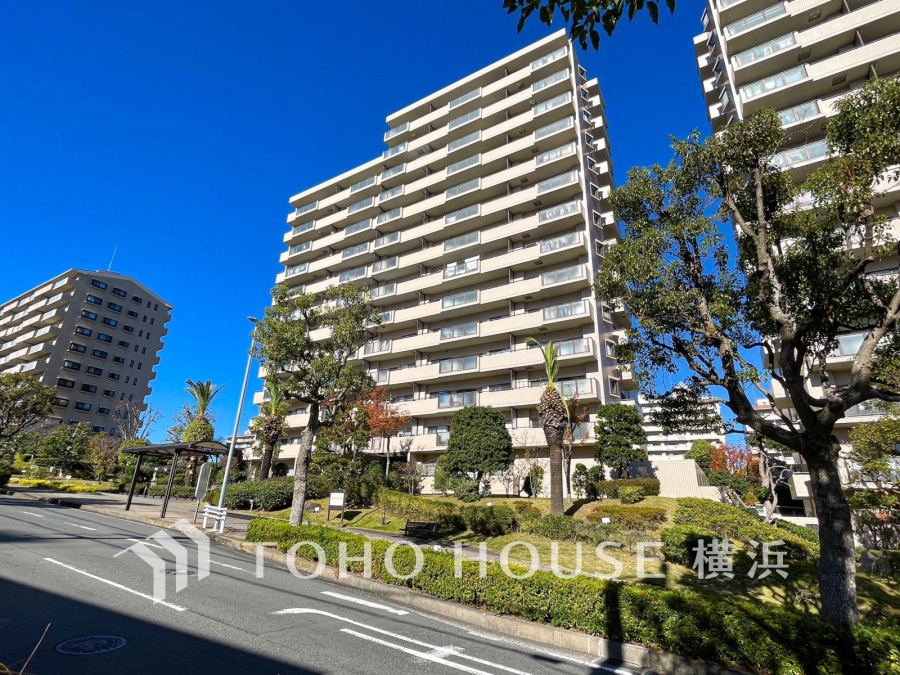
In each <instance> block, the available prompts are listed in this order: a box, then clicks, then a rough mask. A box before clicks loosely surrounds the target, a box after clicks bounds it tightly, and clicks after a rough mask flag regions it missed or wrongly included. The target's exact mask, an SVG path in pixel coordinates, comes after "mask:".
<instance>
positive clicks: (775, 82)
mask: <svg viewBox="0 0 900 675" xmlns="http://www.w3.org/2000/svg"><path fill="white" fill-rule="evenodd" d="M702 20H703V27H704V32H703V33H702V34H700V35H698V36H697V37H696V38H694V47H695V50H696V55H697V68H698V70H699V73H700V78H701V80H702V86H703V95H704V97H705V98H706V103H707V106H708V113H709V119H710V122H711V123H712V127H713V131H719V130H721V129H723V128H724V127H725V126H726V125H728V124H731V123H733V122H735V121H738V120H741V119H744V118H746V117H747V116H749V115H751V114H752V113H754V112H755V111H757V110H759V109H761V108H770V109H775V110H777V111H778V114H779V116H780V117H781V121H782V124H783V128H784V130H785V132H786V133H787V134H788V136H789V145H790V147H789V148H787V149H786V150H784V151H783V152H782V153H780V154H779V155H778V156H777V157H776V158H775V160H774V161H775V162H776V163H777V165H778V166H781V167H784V169H785V170H789V171H791V173H792V174H793V176H794V177H795V179H796V180H797V181H800V182H802V181H804V180H805V179H806V178H807V177H808V176H809V175H810V174H811V173H812V172H813V171H814V170H815V169H816V168H818V167H819V166H820V165H821V164H822V162H823V161H824V160H825V157H826V153H827V144H826V141H825V138H824V123H825V121H826V120H827V119H828V118H829V117H831V116H833V115H835V114H836V113H837V110H836V109H835V106H834V104H835V102H836V101H838V100H839V99H840V98H841V97H842V96H844V95H846V94H847V93H848V92H850V91H852V90H854V89H856V88H857V87H859V86H862V85H863V84H865V82H866V81H868V80H869V79H871V78H873V77H890V76H896V75H898V74H900V0H875V1H871V0H785V1H784V2H778V3H775V4H773V3H772V1H771V0H707V3H706V10H705V11H704V13H703V19H702ZM881 187H882V188H883V194H882V195H881V196H880V197H879V198H878V200H877V202H876V204H875V206H876V209H877V211H878V212H879V213H882V214H885V215H886V217H887V218H888V220H889V223H890V224H891V231H892V234H893V236H895V237H898V236H900V185H898V184H897V183H896V182H888V181H885V183H884V185H883V186H881ZM808 203H809V196H808V195H805V194H804V195H801V197H800V198H799V199H798V204H797V205H798V207H800V208H802V207H803V206H804V205H806V204H808ZM897 268H898V259H897V258H896V257H892V258H889V259H883V260H880V261H878V263H877V264H874V265H873V266H872V267H871V271H870V273H871V274H873V275H896V274H897ZM862 339H863V334H862V333H853V332H848V333H847V334H846V335H843V336H841V337H840V340H839V342H840V345H839V346H838V348H837V349H836V350H835V352H834V354H833V355H832V356H831V358H829V360H828V364H829V367H830V368H831V369H832V377H833V379H834V380H835V382H836V383H838V384H840V383H841V382H842V381H849V379H848V378H849V373H850V366H851V365H852V362H853V358H854V356H855V355H856V352H857V351H858V350H859V346H860V344H861V342H862ZM820 386H821V381H820V380H819V379H818V377H817V376H816V375H815V374H813V376H812V378H811V390H812V391H813V393H816V391H817V390H819V391H821V389H820ZM771 392H772V394H773V396H774V398H775V403H776V404H777V405H779V406H783V410H784V411H785V412H786V413H787V414H788V415H792V414H793V411H792V409H791V408H790V407H789V406H790V398H789V397H788V396H786V394H785V392H784V391H783V390H782V388H781V387H780V386H779V385H778V384H777V383H772V389H771ZM761 406H762V408H767V407H768V404H765V403H763V402H761ZM875 419H877V416H876V415H875V414H873V411H872V409H871V408H870V407H868V406H866V405H861V406H857V407H856V408H854V409H851V410H850V411H848V413H847V416H846V417H845V418H844V419H842V420H840V421H839V422H838V424H837V427H836V432H837V434H838V438H839V439H840V440H841V442H842V443H843V444H844V445H845V446H846V447H847V449H849V443H848V436H847V434H848V432H849V430H850V429H852V428H853V427H854V426H856V425H857V424H860V423H864V422H871V421H874V420H875ZM787 459H788V460H789V461H790V462H791V463H792V464H793V466H794V467H795V468H796V472H795V473H794V474H793V476H792V479H791V492H792V495H793V496H794V497H795V498H797V499H801V500H804V503H805V504H806V505H807V507H806V511H807V515H810V516H811V515H814V510H813V506H812V500H811V498H810V494H809V476H808V473H806V472H805V466H804V465H803V462H802V461H801V459H800V457H799V456H798V455H794V456H793V458H787ZM848 468H849V467H847V466H846V464H845V475H848V473H847V470H848Z"/></svg>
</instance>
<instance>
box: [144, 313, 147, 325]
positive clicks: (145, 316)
mask: <svg viewBox="0 0 900 675" xmlns="http://www.w3.org/2000/svg"><path fill="white" fill-rule="evenodd" d="M143 323H147V315H146V314H144V321H143Z"/></svg>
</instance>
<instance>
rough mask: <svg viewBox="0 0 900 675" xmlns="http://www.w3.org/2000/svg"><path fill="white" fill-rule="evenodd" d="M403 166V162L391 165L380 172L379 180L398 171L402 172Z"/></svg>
mask: <svg viewBox="0 0 900 675" xmlns="http://www.w3.org/2000/svg"><path fill="white" fill-rule="evenodd" d="M405 167H406V165H405V164H398V165H397V166H392V167H391V168H390V169H385V170H384V171H382V172H381V180H386V179H388V178H390V177H392V176H396V175H397V174H398V173H403V169H404V168H405Z"/></svg>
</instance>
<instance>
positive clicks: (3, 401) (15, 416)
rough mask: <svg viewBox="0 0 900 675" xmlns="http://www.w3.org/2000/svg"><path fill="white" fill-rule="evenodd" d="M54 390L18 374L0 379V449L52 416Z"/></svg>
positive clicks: (54, 398)
mask: <svg viewBox="0 0 900 675" xmlns="http://www.w3.org/2000/svg"><path fill="white" fill-rule="evenodd" d="M55 402H56V390H55V389H54V388H53V387H47V386H44V385H42V384H41V383H40V382H39V381H38V380H36V379H35V378H33V377H31V376H29V375H23V374H22V373H4V374H2V375H0V448H4V447H6V446H8V445H9V444H10V443H11V442H12V440H13V439H14V438H15V437H16V436H17V435H18V434H21V433H22V432H25V431H29V430H34V429H35V427H37V426H38V425H39V424H40V423H41V422H43V421H44V420H45V419H46V418H47V417H49V416H50V414H51V413H52V412H53V404H54V403H55Z"/></svg>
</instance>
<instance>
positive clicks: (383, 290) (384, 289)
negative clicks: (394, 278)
mask: <svg viewBox="0 0 900 675" xmlns="http://www.w3.org/2000/svg"><path fill="white" fill-rule="evenodd" d="M396 290H397V285H396V284H394V283H390V284H385V285H384V286H376V287H375V288H371V289H369V293H371V295H372V297H373V298H382V297H384V296H386V295H393V294H394V293H395V292H396Z"/></svg>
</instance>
